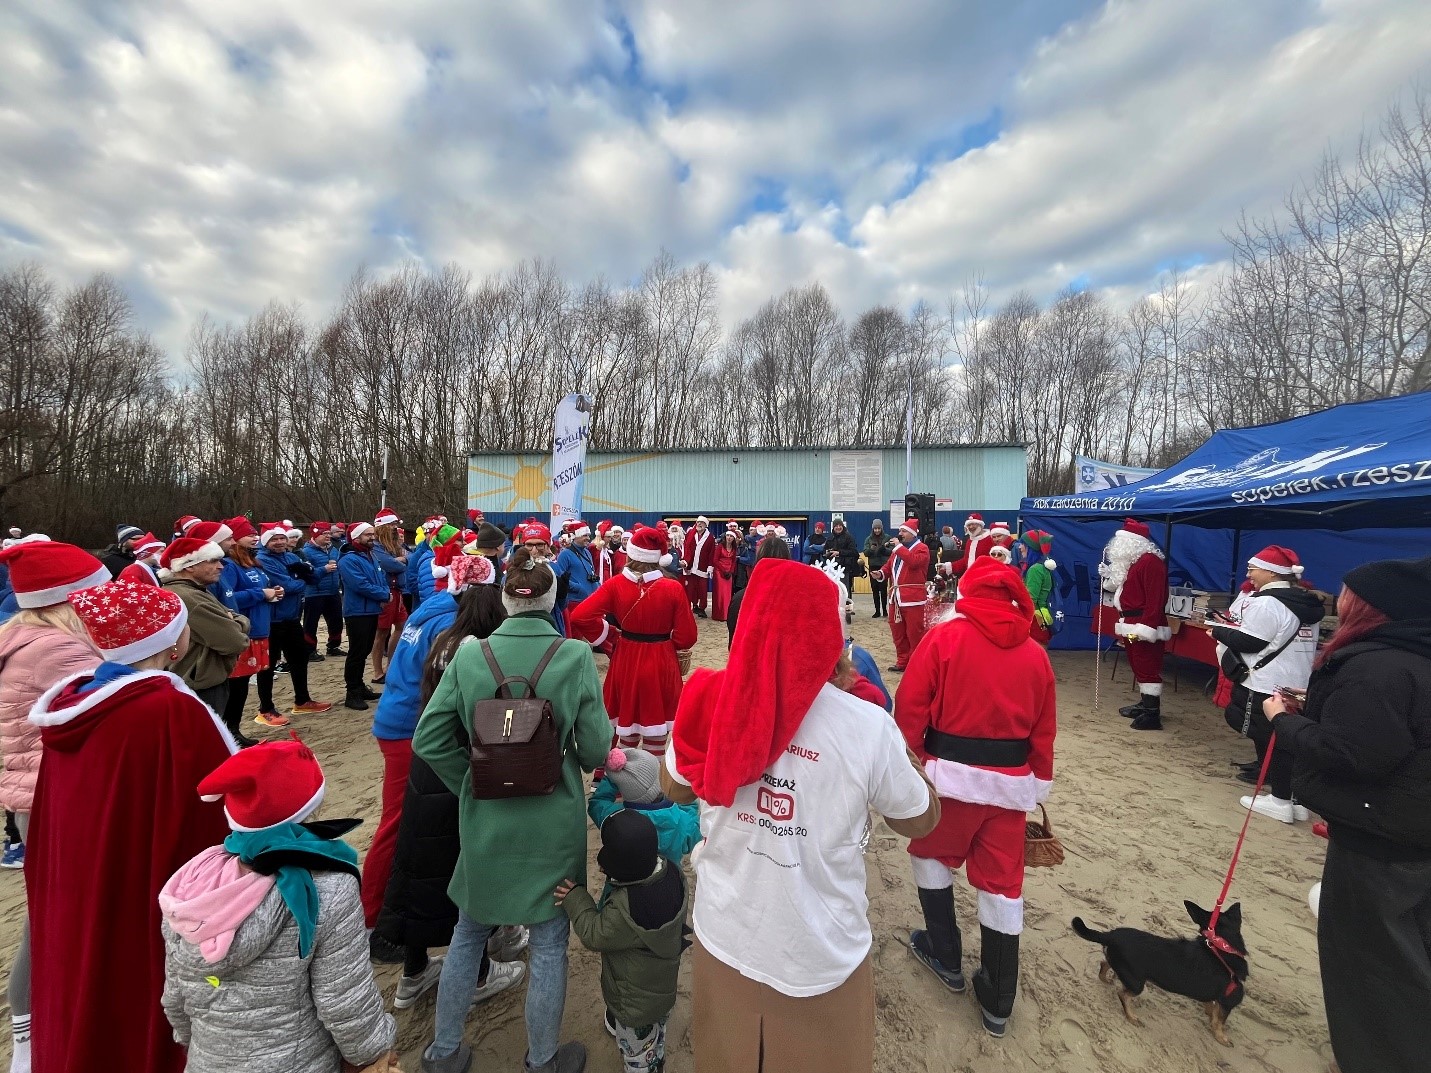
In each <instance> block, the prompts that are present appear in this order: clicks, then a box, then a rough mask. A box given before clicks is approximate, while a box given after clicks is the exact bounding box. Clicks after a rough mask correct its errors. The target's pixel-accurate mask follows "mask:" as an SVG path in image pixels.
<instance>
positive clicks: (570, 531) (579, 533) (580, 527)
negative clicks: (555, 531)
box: [563, 521, 591, 540]
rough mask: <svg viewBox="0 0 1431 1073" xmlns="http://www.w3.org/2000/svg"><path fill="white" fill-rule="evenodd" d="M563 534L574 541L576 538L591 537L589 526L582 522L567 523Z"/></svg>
mask: <svg viewBox="0 0 1431 1073" xmlns="http://www.w3.org/2000/svg"><path fill="white" fill-rule="evenodd" d="M563 532H564V533H565V534H566V535H567V536H569V537H571V539H573V540H575V539H576V538H577V537H584V536H591V526H589V525H587V524H586V523H585V522H583V521H574V522H567V523H566V526H565V527H564V529H563Z"/></svg>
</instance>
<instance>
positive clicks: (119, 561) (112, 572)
mask: <svg viewBox="0 0 1431 1073" xmlns="http://www.w3.org/2000/svg"><path fill="white" fill-rule="evenodd" d="M99 561H100V562H102V563H103V564H104V568H105V569H106V570H108V571H109V576H110V577H112V578H115V577H118V576H119V575H120V574H121V573H122V572H123V571H124V568H125V567H126V566H128V565H129V564H130V563H132V562H133V561H134V556H133V555H132V554H130V553H129V552H127V551H125V550H124V549H123V548H121V547H120V546H119V545H118V544H111V545H110V546H109V547H107V548H105V549H104V550H103V551H102V552H100V553H99Z"/></svg>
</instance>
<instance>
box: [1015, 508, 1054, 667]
mask: <svg viewBox="0 0 1431 1073" xmlns="http://www.w3.org/2000/svg"><path fill="white" fill-rule="evenodd" d="M1019 542H1020V543H1021V544H1023V546H1024V547H1025V548H1026V549H1028V550H1027V555H1028V566H1027V568H1026V569H1025V570H1024V585H1025V586H1027V587H1028V590H1029V595H1030V596H1032V597H1033V603H1034V617H1033V626H1032V627H1031V628H1030V630H1029V636H1030V637H1032V638H1033V639H1034V640H1035V641H1037V642H1038V643H1039V644H1041V645H1043V646H1045V647H1047V646H1048V642H1049V638H1050V637H1052V636H1053V630H1052V627H1053V611H1052V610H1051V609H1050V608H1049V606H1048V602H1049V600H1050V599H1051V598H1052V596H1053V572H1054V571H1055V570H1057V569H1058V564H1057V563H1056V562H1054V561H1053V559H1052V558H1051V557H1050V552H1052V550H1053V534H1051V533H1048V532H1045V531H1044V530H1042V529H1030V530H1029V531H1028V532H1026V533H1025V534H1024V535H1023V536H1021V537H1019Z"/></svg>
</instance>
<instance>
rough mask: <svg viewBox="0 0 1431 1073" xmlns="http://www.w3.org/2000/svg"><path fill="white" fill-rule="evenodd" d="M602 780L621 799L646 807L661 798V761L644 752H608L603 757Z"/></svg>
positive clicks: (630, 750) (637, 750) (615, 750)
mask: <svg viewBox="0 0 1431 1073" xmlns="http://www.w3.org/2000/svg"><path fill="white" fill-rule="evenodd" d="M606 777H607V778H608V779H610V780H611V781H612V782H613V783H615V784H616V789H617V790H619V791H620V792H621V799H622V800H623V801H627V802H630V803H631V804H635V805H649V804H650V803H651V802H653V801H659V800H660V798H661V762H660V761H659V760H657V759H656V758H655V757H654V756H652V755H651V754H650V753H648V752H646V751H645V750H644V749H612V750H611V753H610V754H609V755H608V756H607V757H606Z"/></svg>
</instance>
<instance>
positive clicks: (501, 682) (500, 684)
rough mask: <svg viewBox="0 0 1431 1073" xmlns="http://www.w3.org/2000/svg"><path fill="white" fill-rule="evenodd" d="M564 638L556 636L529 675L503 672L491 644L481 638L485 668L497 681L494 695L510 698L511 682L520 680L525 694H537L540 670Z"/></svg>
mask: <svg viewBox="0 0 1431 1073" xmlns="http://www.w3.org/2000/svg"><path fill="white" fill-rule="evenodd" d="M565 640H566V638H565V637H558V638H557V639H556V640H555V641H553V642H552V643H551V646H550V647H549V648H548V649H547V650H546V651H545V652H543V653H542V658H541V659H540V660H538V661H537V665H536V667H535V668H534V669H533V670H532V673H531V676H530V677H526V676H523V675H520V674H510V675H509V674H503V673H502V668H501V666H500V665H499V664H498V663H497V656H496V653H494V652H493V651H492V646H491V645H489V644H488V643H487V639H486V638H485V637H484V638H482V641H481V644H482V655H483V656H485V657H486V659H487V668H488V670H490V671H491V672H492V680H493V681H494V682H496V683H497V693H496V695H497V696H499V697H504V698H507V699H511V697H512V686H511V683H513V682H521V683H522V685H524V686H526V687H527V696H528V697H535V696H536V695H537V683H538V682H539V681H541V677H542V672H543V671H545V670H546V669H547V664H548V663H550V662H551V660H552V657H553V656H555V655H556V653H557V649H559V648H561V645H562V642H563V641H565Z"/></svg>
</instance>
